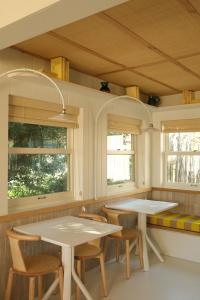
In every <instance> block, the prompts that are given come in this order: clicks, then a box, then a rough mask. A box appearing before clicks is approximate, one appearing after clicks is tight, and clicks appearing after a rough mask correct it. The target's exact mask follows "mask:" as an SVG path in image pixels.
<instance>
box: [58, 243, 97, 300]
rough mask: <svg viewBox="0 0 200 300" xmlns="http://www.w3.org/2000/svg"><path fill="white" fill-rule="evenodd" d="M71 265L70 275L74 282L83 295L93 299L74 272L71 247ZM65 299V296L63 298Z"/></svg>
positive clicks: (88, 299)
mask: <svg viewBox="0 0 200 300" xmlns="http://www.w3.org/2000/svg"><path fill="white" fill-rule="evenodd" d="M71 266H72V276H73V278H74V281H75V283H76V284H77V285H78V286H79V288H80V290H81V291H82V293H83V295H84V296H85V298H86V299H87V300H93V299H92V297H91V295H90V294H89V292H88V290H87V289H86V287H85V286H84V284H83V283H82V281H81V280H80V278H79V277H78V275H77V274H76V271H75V268H74V248H72V259H71ZM63 300H65V298H64V299H63Z"/></svg>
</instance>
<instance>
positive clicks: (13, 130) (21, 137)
mask: <svg viewBox="0 0 200 300" xmlns="http://www.w3.org/2000/svg"><path fill="white" fill-rule="evenodd" d="M66 145H67V129H66V128H61V127H54V126H43V125H32V124H22V123H14V122H10V123H9V147H26V148H65V147H66Z"/></svg>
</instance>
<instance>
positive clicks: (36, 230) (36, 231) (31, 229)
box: [14, 216, 122, 247]
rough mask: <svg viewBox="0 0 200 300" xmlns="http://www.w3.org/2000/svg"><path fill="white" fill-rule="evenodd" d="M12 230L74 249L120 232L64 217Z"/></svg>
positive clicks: (102, 224)
mask: <svg viewBox="0 0 200 300" xmlns="http://www.w3.org/2000/svg"><path fill="white" fill-rule="evenodd" d="M14 229H15V230H16V231H18V232H20V233H24V234H29V235H39V236H41V239H42V240H43V241H46V242H50V243H53V244H56V245H59V246H68V247H70V246H72V247H74V246H77V245H80V244H83V243H86V242H89V241H92V240H94V239H98V238H101V237H103V236H106V235H108V234H111V233H113V232H117V231H120V230H121V229H122V227H121V226H116V225H111V224H107V223H101V222H96V221H90V220H87V219H84V218H78V217H73V216H66V217H61V218H56V219H51V220H46V221H42V222H37V223H32V224H27V225H22V226H17V227H15V228H14Z"/></svg>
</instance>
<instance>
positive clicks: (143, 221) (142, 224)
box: [138, 213, 149, 271]
mask: <svg viewBox="0 0 200 300" xmlns="http://www.w3.org/2000/svg"><path fill="white" fill-rule="evenodd" d="M138 229H139V230H140V232H141V234H142V248H143V263H144V271H148V270H149V257H148V251H147V240H146V235H147V234H146V232H147V217H146V214H144V213H138Z"/></svg>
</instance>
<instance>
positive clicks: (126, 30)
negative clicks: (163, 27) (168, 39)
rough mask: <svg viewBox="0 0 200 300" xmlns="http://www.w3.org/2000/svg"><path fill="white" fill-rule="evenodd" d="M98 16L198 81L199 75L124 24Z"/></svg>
mask: <svg viewBox="0 0 200 300" xmlns="http://www.w3.org/2000/svg"><path fill="white" fill-rule="evenodd" d="M98 16H100V17H101V18H103V19H104V20H106V21H107V22H109V23H111V24H113V25H115V26H117V27H118V28H120V29H121V31H123V32H124V33H126V34H129V36H131V37H132V38H133V39H134V40H137V41H138V42H140V43H141V44H142V45H144V46H145V47H147V48H148V49H150V50H152V51H154V52H155V53H157V54H159V55H160V56H161V57H163V58H165V59H166V60H167V61H169V62H171V63H173V64H175V65H176V66H178V67H179V68H181V69H182V70H184V71H185V72H187V73H189V74H191V75H193V76H195V77H196V78H198V79H200V75H199V74H197V73H196V72H194V71H192V70H191V69H189V68H188V67H186V66H185V65H183V64H181V63H180V62H179V61H177V60H176V59H175V58H173V57H171V56H170V55H168V54H166V53H164V52H163V51H161V50H160V49H159V48H157V47H156V46H154V45H153V44H151V43H150V42H148V41H147V40H145V39H144V38H143V37H142V36H140V35H139V34H137V33H136V32H134V31H133V30H131V29H130V28H129V27H127V26H126V25H124V24H121V23H120V22H119V21H118V20H117V19H115V18H113V17H111V16H110V15H108V14H107V13H105V12H102V13H99V14H98Z"/></svg>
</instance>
